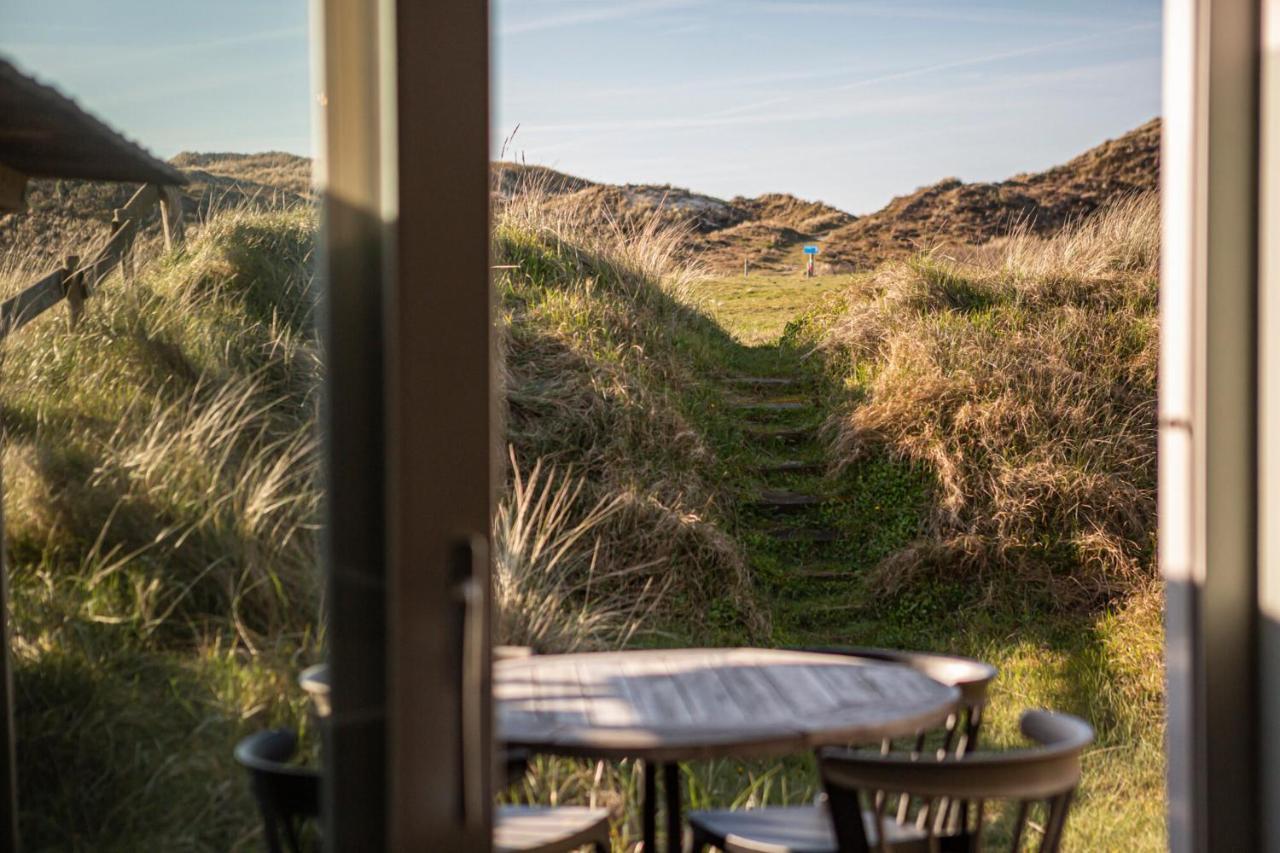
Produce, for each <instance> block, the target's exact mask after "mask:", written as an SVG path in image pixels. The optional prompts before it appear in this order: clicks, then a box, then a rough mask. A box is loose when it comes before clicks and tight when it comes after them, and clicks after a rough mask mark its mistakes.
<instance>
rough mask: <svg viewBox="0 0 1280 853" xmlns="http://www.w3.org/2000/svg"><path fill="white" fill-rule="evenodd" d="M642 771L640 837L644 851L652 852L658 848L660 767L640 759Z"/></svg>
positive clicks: (645, 852)
mask: <svg viewBox="0 0 1280 853" xmlns="http://www.w3.org/2000/svg"><path fill="white" fill-rule="evenodd" d="M636 764H637V765H639V767H640V772H641V774H643V776H644V803H643V804H642V806H641V809H640V816H641V828H640V837H641V838H642V839H643V841H644V853H652V852H653V851H655V850H657V849H658V843H657V836H658V785H657V782H658V776H657V772H658V768H657V765H655V764H654V763H653V762H648V761H638V762H636Z"/></svg>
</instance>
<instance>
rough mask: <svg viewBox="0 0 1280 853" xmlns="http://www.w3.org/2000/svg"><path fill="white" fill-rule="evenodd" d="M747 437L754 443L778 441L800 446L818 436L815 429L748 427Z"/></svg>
mask: <svg viewBox="0 0 1280 853" xmlns="http://www.w3.org/2000/svg"><path fill="white" fill-rule="evenodd" d="M745 432H746V434H747V437H748V438H750V439H752V440H754V441H777V442H781V443H783V444H798V443H800V442H802V441H810V440H812V439H813V438H814V437H816V435H817V432H818V431H817V429H815V428H814V427H768V426H748V427H747V428H746V430H745Z"/></svg>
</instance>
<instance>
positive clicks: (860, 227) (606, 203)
mask: <svg viewBox="0 0 1280 853" xmlns="http://www.w3.org/2000/svg"><path fill="white" fill-rule="evenodd" d="M1159 159H1160V120H1159V119H1152V120H1151V121H1149V122H1147V123H1146V124H1144V125H1142V126H1141V127H1138V128H1136V129H1134V130H1132V131H1130V132H1129V133H1126V134H1124V135H1123V136H1121V137H1119V138H1117V139H1113V140H1108V141H1106V142H1104V143H1102V144H1101V145H1098V146H1097V147H1095V148H1092V149H1090V150H1088V151H1086V152H1084V153H1083V154H1081V155H1080V156H1078V157H1076V158H1074V159H1072V160H1070V161H1068V162H1066V163H1064V164H1062V165H1060V166H1055V167H1053V168H1051V169H1047V170H1045V171H1043V172H1037V173H1031V174H1023V175H1015V176H1013V177H1011V178H1009V179H1008V180H1005V181H999V182H995V183H965V182H963V181H961V180H959V179H957V178H947V179H945V180H942V181H939V182H938V183H936V184H933V185H931V186H927V187H922V188H920V189H918V190H916V191H914V192H912V193H908V194H907V195H903V196H899V197H898V198H895V199H893V200H892V201H891V202H889V204H887V205H885V207H883V208H882V209H880V210H878V211H876V212H874V213H870V214H867V215H865V216H854V215H852V214H849V213H846V212H844V211H842V210H839V209H837V208H834V207H832V206H830V205H828V204H824V203H823V202H820V201H805V200H803V199H799V198H796V197H795V196H792V195H788V194H785V193H766V194H765V195H761V196H757V197H755V198H746V197H743V196H737V197H735V198H732V199H730V200H728V201H726V200H724V199H720V198H716V197H714V196H709V195H705V194H702V193H697V192H693V191H691V190H688V189H683V188H680V187H673V186H670V185H662V184H624V185H616V184H603V183H597V182H594V181H590V180H587V179H585V178H580V177H576V176H573V175H567V174H564V173H562V172H558V171H556V170H554V169H551V168H548V167H546V166H536V165H535V166H530V165H526V164H520V163H499V164H496V167H495V170H494V184H493V189H494V196H495V201H497V202H498V204H499V205H501V204H502V203H503V202H504V201H505V200H509V199H511V198H514V197H516V196H518V195H521V194H522V193H524V192H526V191H527V190H528V189H529V188H531V187H532V188H535V189H536V190H537V192H538V193H539V194H540V195H541V196H542V197H543V198H544V199H545V203H546V205H547V206H548V208H549V209H550V211H551V212H552V213H558V214H563V215H565V216H570V217H572V218H574V219H575V220H576V221H579V222H581V218H582V216H583V214H586V215H587V216H588V217H589V219H590V220H592V221H594V222H595V223H596V225H597V227H599V228H601V229H603V230H609V229H612V228H613V227H614V226H618V227H622V228H624V229H627V228H630V229H634V228H636V227H639V226H641V225H643V224H645V223H649V222H651V221H654V220H657V221H658V222H660V223H661V224H662V225H664V226H670V225H675V226H678V227H680V228H683V229H684V230H685V232H686V234H685V238H684V240H683V243H682V253H683V254H684V255H685V256H686V257H687V258H692V259H697V260H698V261H700V262H701V263H702V264H703V265H704V266H705V267H706V268H708V269H709V270H711V271H712V272H718V273H736V272H740V271H741V270H742V268H743V264H744V263H746V264H748V265H749V266H750V268H751V269H752V270H757V271H770V272H781V271H792V270H798V269H800V267H801V265H802V263H803V261H802V256H801V254H800V247H801V246H802V245H804V244H806V243H818V244H820V245H821V246H822V255H821V258H820V260H821V262H822V264H823V265H824V266H825V267H827V268H828V269H830V270H832V271H858V270H868V269H871V268H873V267H875V266H876V265H877V264H879V263H880V262H882V261H885V260H889V259H893V258H902V257H907V256H910V255H912V254H914V253H917V252H921V251H929V250H933V249H938V248H945V247H948V246H951V247H954V246H964V245H980V244H982V243H985V242H987V241H989V240H991V239H993V238H996V237H999V236H1002V235H1004V234H1006V233H1008V232H1009V230H1010V229H1012V228H1014V227H1018V226H1020V227H1024V228H1026V229H1028V230H1030V231H1031V232H1032V233H1035V234H1039V235H1047V234H1052V233H1055V232H1057V231H1059V230H1060V229H1061V228H1062V227H1063V226H1064V225H1066V224H1067V223H1069V222H1073V221H1078V220H1080V219H1081V218H1083V217H1085V216H1087V215H1089V214H1090V213H1092V212H1093V211H1095V210H1097V209H1098V208H1100V207H1102V206H1103V205H1105V204H1106V203H1107V202H1109V201H1112V200H1114V199H1117V198H1119V197H1122V196H1126V195H1132V194H1134V193H1139V192H1148V191H1153V190H1155V189H1156V188H1157V185H1158V182H1159ZM172 162H173V164H174V165H176V166H178V167H179V168H181V169H183V170H184V171H185V172H186V173H187V175H188V176H189V177H190V178H191V184H190V185H188V186H187V187H186V188H185V190H184V193H185V196H186V199H187V201H186V207H187V210H188V213H189V215H190V216H192V217H193V218H194V217H196V216H198V215H201V214H200V211H202V210H203V211H207V210H209V209H211V208H213V207H220V208H225V207H230V206H242V205H250V206H256V207H267V206H272V205H276V206H279V205H280V204H291V203H295V202H298V201H305V200H308V199H310V198H312V191H311V161H310V160H308V159H307V158H305V157H299V156H296V155H293V154H284V153H281V152H266V153H261V154H230V153H192V152H183V153H182V154H179V155H177V156H176V157H174V158H173V160H172ZM130 192H131V188H129V187H127V186H120V185H110V184H89V183H86V182H83V181H35V182H33V184H32V189H31V192H30V199H29V203H30V213H29V214H24V215H22V216H8V217H5V218H0V254H3V253H5V252H6V251H7V250H10V249H11V247H14V246H19V245H21V246H34V247H36V248H35V249H33V250H32V251H36V252H39V251H40V249H39V247H40V246H47V245H55V244H59V243H62V242H64V241H65V240H66V239H67V238H68V237H69V235H72V234H76V233H83V232H86V230H87V229H90V228H96V229H97V230H98V231H101V230H102V226H103V225H104V224H105V223H107V222H110V220H111V210H112V209H113V208H115V207H119V206H120V205H121V204H123V203H124V201H125V200H126V199H127V198H128V197H129V194H130ZM48 260H49V261H50V262H52V261H54V260H55V258H54V257H53V256H52V254H49V255H48Z"/></svg>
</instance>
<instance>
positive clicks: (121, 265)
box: [0, 184, 182, 340]
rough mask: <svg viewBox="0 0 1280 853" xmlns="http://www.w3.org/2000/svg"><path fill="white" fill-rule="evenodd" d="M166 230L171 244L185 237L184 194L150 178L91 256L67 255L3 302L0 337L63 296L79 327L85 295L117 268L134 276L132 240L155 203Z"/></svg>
mask: <svg viewBox="0 0 1280 853" xmlns="http://www.w3.org/2000/svg"><path fill="white" fill-rule="evenodd" d="M157 205H158V206H159V208H160V224H161V227H162V228H163V230H164V245H165V248H166V249H171V248H173V247H174V246H175V245H176V244H177V243H178V242H180V241H181V240H182V197H181V195H180V194H179V193H178V188H177V187H174V186H159V185H156V184H147V185H146V186H144V187H143V188H142V189H140V190H138V191H137V192H136V193H134V194H133V197H132V198H130V199H129V201H128V202H126V203H125V206H124V207H121V208H117V209H116V210H115V211H114V213H113V215H112V218H111V237H110V239H108V240H107V242H106V244H105V245H104V246H103V247H102V248H101V249H99V250H98V251H97V252H96V253H95V254H94V255H93V257H92V258H90V259H89V260H88V261H86V262H83V263H82V262H81V259H80V257H79V256H78V255H68V256H67V257H66V258H65V259H64V260H63V264H62V267H61V268H60V269H56V270H54V271H53V272H51V273H49V274H48V275H46V276H44V277H43V278H41V279H40V280H39V281H37V282H35V283H34V284H31V285H28V286H27V287H26V288H24V289H23V290H22V292H21V293H19V294H18V295H17V296H13V297H11V298H9V299H7V300H5V301H4V303H2V304H0V340H2V339H4V338H5V337H6V336H8V335H9V334H11V333H13V332H15V331H17V330H18V329H20V328H22V327H23V326H25V325H26V324H27V323H30V322H31V321H32V320H34V319H35V318H36V317H38V316H40V315H41V314H43V313H44V312H45V311H48V310H49V309H50V308H52V307H54V306H55V305H57V304H58V303H59V302H61V301H62V300H64V299H65V300H67V309H68V320H69V322H70V323H71V325H72V326H73V327H74V326H75V324H76V323H77V322H79V320H80V316H81V314H83V313H84V303H85V300H86V299H88V298H89V297H90V296H92V295H93V293H94V291H95V290H96V289H97V287H98V285H100V284H101V283H102V281H103V280H104V279H106V277H107V276H109V275H111V273H112V272H113V271H115V270H116V269H117V268H118V269H119V270H120V275H121V277H122V278H124V279H126V280H127V279H129V278H132V276H133V243H134V241H135V240H136V239H137V237H138V234H139V232H140V231H141V229H142V220H143V219H144V218H145V217H146V216H147V214H149V213H150V212H151V211H152V210H153V209H154V208H155V207H156V206H157Z"/></svg>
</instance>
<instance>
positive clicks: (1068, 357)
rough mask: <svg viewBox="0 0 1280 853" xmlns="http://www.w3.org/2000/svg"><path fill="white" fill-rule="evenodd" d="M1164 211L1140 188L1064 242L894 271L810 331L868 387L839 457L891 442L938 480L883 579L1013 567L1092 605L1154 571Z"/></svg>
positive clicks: (854, 293)
mask: <svg viewBox="0 0 1280 853" xmlns="http://www.w3.org/2000/svg"><path fill="white" fill-rule="evenodd" d="M1158 220H1159V217H1158V210H1157V202H1156V199H1155V198H1154V197H1153V196H1142V197H1135V198H1132V199H1128V200H1126V201H1124V202H1122V203H1120V204H1117V205H1115V206H1113V207H1110V208H1108V209H1105V210H1103V211H1101V212H1100V213H1098V214H1096V215H1095V216H1093V217H1092V218H1090V219H1088V220H1086V221H1084V222H1082V223H1079V224H1078V225H1076V226H1075V227H1073V228H1071V229H1069V230H1067V231H1066V232H1064V233H1062V234H1060V235H1058V236H1055V237H1053V238H1049V239H1043V238H1038V237H1035V236H1033V235H1031V234H1029V233H1027V232H1025V231H1023V232H1018V233H1014V234H1013V235H1011V236H1009V237H1008V238H1005V239H1003V240H1001V241H999V242H998V243H996V244H993V245H990V246H984V247H981V248H979V249H975V250H972V251H970V252H968V253H966V255H964V256H962V257H959V256H957V257H939V256H932V257H930V256H926V257H921V258H917V259H915V260H913V261H911V262H908V263H897V264H892V265H889V266H886V267H884V268H882V269H881V270H880V271H878V272H877V273H875V274H874V275H872V276H870V277H868V278H867V279H865V280H864V281H862V282H859V283H858V284H856V285H855V286H854V287H853V288H852V289H851V290H850V291H849V292H847V293H846V294H844V295H843V296H842V297H841V299H840V301H839V302H838V303H837V304H835V305H830V304H829V305H827V306H825V307H824V308H823V309H821V310H820V311H819V312H817V313H815V315H814V318H812V319H811V320H810V321H809V325H808V326H806V327H803V328H802V329H801V330H800V331H799V335H800V336H801V337H802V338H805V337H807V339H808V340H809V342H810V343H812V344H813V345H815V346H816V347H817V348H818V349H819V350H821V351H822V352H823V353H824V354H825V355H826V356H827V358H828V361H829V363H830V364H831V365H833V368H834V369H835V370H836V372H837V373H838V374H839V375H840V377H841V378H842V379H843V381H844V382H845V384H846V386H847V387H849V388H850V389H852V391H853V393H852V394H851V399H850V402H849V403H848V404H847V405H846V406H845V407H844V408H843V409H842V411H840V413H839V414H838V415H837V416H836V417H834V418H833V419H832V421H831V422H829V423H828V425H827V426H828V434H829V435H830V438H831V441H832V444H833V448H834V452H835V455H836V457H837V458H839V459H840V460H842V462H843V463H845V464H847V463H849V462H852V461H853V460H855V459H858V458H860V457H862V456H864V455H865V454H868V453H870V452H873V450H878V449H882V448H883V449H887V450H888V451H889V452H890V453H891V454H893V455H895V456H897V457H898V458H901V459H903V460H909V461H911V462H914V463H921V464H923V465H925V466H927V467H928V469H929V470H931V471H932V472H933V473H934V475H935V477H936V481H937V495H936V500H935V502H934V510H933V512H932V513H931V515H930V517H929V519H928V521H927V524H926V527H925V529H924V531H923V535H922V536H921V537H920V538H919V539H918V540H917V541H916V542H915V543H914V544H912V545H911V546H910V547H908V548H906V549H904V550H901V551H899V552H898V553H896V554H895V555H893V556H892V557H890V558H889V559H887V560H886V561H885V562H884V563H883V564H882V565H881V566H880V567H879V569H878V576H879V581H880V583H881V584H882V585H883V587H884V588H886V589H890V590H893V589H900V588H902V587H903V586H904V585H905V584H908V583H910V582H911V581H912V579H914V578H917V577H918V576H919V575H920V574H921V573H922V572H927V573H936V574H942V575H955V576H962V577H976V578H978V579H982V578H984V577H988V576H989V575H990V573H992V572H1007V571H1014V572H1016V573H1018V575H1019V576H1020V577H1022V578H1023V579H1024V580H1028V581H1036V582H1040V583H1042V584H1045V585H1047V586H1048V587H1049V588H1050V589H1051V591H1052V593H1053V594H1054V595H1055V596H1056V599H1057V600H1058V601H1059V602H1060V603H1061V604H1063V605H1064V606H1080V605H1096V604H1098V603H1100V602H1102V601H1104V600H1106V599H1108V598H1110V597H1112V596H1114V595H1116V594H1119V593H1123V592H1126V591H1128V590H1129V589H1131V588H1133V587H1134V586H1135V585H1137V584H1140V583H1142V582H1143V581H1144V580H1145V579H1146V578H1149V577H1150V576H1151V573H1152V571H1153V548H1154V543H1153V531H1154V530H1155V429H1156V421H1155V417H1156V385H1155V380H1156V349H1157V317H1156V297H1157V272H1156V270H1157V259H1158V254H1159V221H1158Z"/></svg>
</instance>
